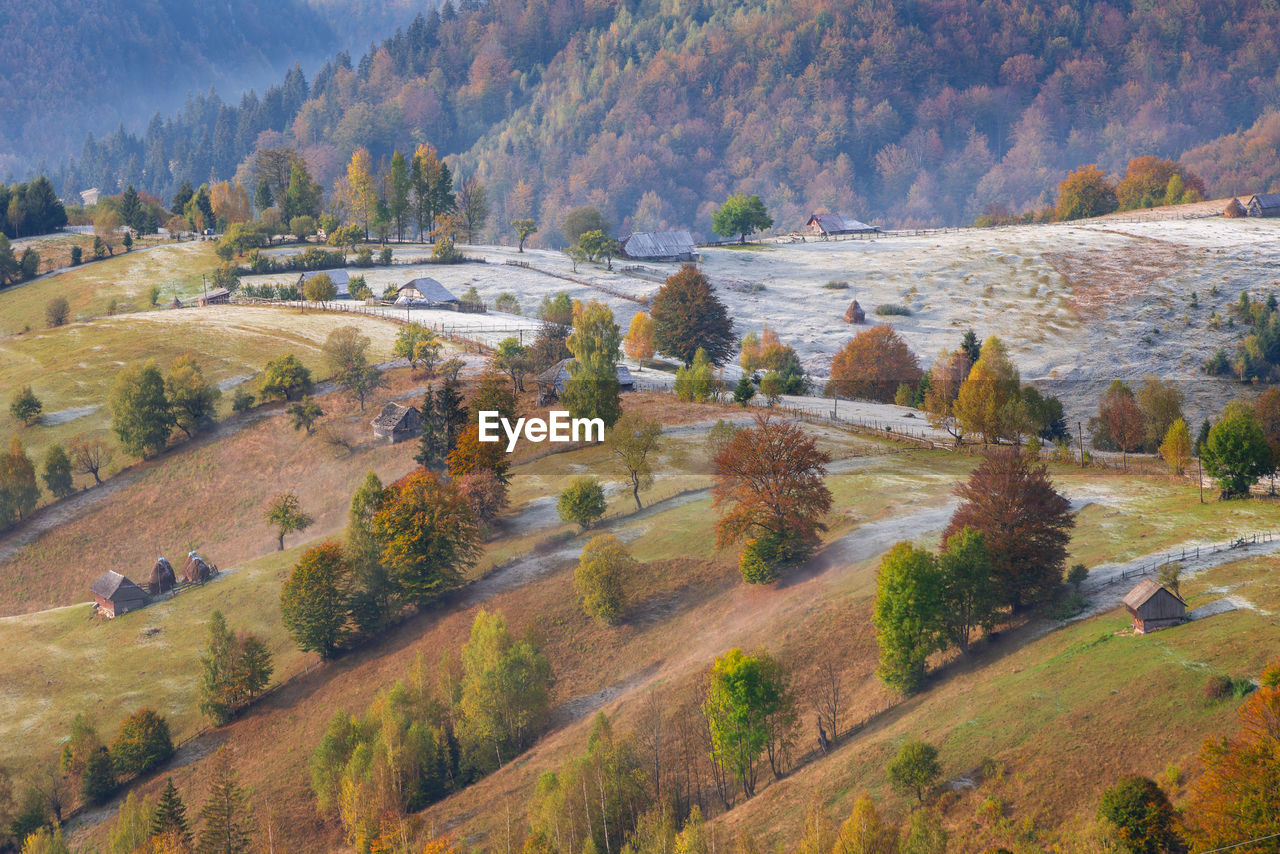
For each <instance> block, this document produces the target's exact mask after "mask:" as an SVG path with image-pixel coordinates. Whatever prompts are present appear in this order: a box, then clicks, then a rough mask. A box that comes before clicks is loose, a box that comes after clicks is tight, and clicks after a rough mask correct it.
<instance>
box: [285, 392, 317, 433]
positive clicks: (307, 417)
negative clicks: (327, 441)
mask: <svg viewBox="0 0 1280 854" xmlns="http://www.w3.org/2000/svg"><path fill="white" fill-rule="evenodd" d="M284 411H285V414H287V415H288V416H289V418H290V419H291V420H292V421H293V429H294V430H306V431H307V435H308V436H310V435H311V434H312V433H314V432H315V424H316V422H317V421H318V420H320V418H321V417H322V416H323V415H324V410H323V409H321V408H320V404H318V403H316V400H315V398H313V397H304V398H303V399H302V400H299V401H297V402H295V403H291V404H289V405H288V406H286V407H285V409H284Z"/></svg>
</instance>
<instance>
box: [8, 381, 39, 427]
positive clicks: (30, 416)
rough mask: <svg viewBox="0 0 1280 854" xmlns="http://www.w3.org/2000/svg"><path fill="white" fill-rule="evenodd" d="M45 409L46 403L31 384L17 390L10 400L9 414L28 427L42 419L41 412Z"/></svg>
mask: <svg viewBox="0 0 1280 854" xmlns="http://www.w3.org/2000/svg"><path fill="white" fill-rule="evenodd" d="M43 411H44V404H43V403H41V402H40V398H38V397H36V393H35V392H34V391H32V390H31V386H29V385H26V386H23V387H22V388H20V389H18V390H17V391H15V392H14V393H13V397H12V398H11V399H10V401H9V414H10V415H12V416H13V419H14V420H15V421H21V422H22V423H23V424H25V425H26V426H28V427H30V426H31V425H32V424H35V423H36V422H37V421H39V420H40V413H41V412H43Z"/></svg>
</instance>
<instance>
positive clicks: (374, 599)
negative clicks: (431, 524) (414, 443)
mask: <svg viewBox="0 0 1280 854" xmlns="http://www.w3.org/2000/svg"><path fill="white" fill-rule="evenodd" d="M386 495H387V491H386V489H384V488H383V486H382V481H381V480H380V479H379V478H378V475H377V474H375V473H374V472H369V473H368V474H367V475H365V479H364V483H362V484H360V487H359V488H358V489H356V491H355V493H354V494H353V495H352V496H351V507H350V509H349V510H348V511H347V541H346V543H345V546H344V551H345V554H346V558H347V563H348V564H349V565H350V566H351V579H352V591H351V605H350V610H351V618H352V620H353V622H354V623H355V625H356V628H357V629H358V630H359V631H361V632H363V633H365V634H371V633H373V632H374V631H376V630H378V629H379V628H381V627H382V625H383V623H384V622H385V620H386V618H387V616H388V615H389V614H390V613H391V610H392V608H393V607H394V604H395V598H396V591H395V585H394V584H392V582H391V579H390V578H389V577H388V575H387V571H386V568H385V567H383V565H382V549H383V543H382V542H381V541H380V540H379V539H378V537H377V535H376V534H374V531H373V517H374V515H375V514H376V513H377V512H378V510H379V509H380V508H381V507H382V503H383V501H384V500H385V498H386Z"/></svg>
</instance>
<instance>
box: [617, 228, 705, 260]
mask: <svg viewBox="0 0 1280 854" xmlns="http://www.w3.org/2000/svg"><path fill="white" fill-rule="evenodd" d="M622 257H623V258H633V259H636V260H641V261H688V262H694V261H697V260H698V250H697V247H695V246H694V243H693V235H692V234H690V233H689V232H687V231H637V232H635V233H634V234H629V235H627V236H626V237H624V238H623V239H622Z"/></svg>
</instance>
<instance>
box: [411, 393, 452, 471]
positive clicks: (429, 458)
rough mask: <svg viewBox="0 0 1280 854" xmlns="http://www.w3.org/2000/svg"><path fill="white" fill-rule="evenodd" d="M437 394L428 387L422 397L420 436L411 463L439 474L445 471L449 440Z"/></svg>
mask: <svg viewBox="0 0 1280 854" xmlns="http://www.w3.org/2000/svg"><path fill="white" fill-rule="evenodd" d="M438 398H439V394H437V392H436V391H435V389H434V387H428V388H427V393H426V394H424V395H423V396H422V407H421V409H420V410H419V414H420V415H421V416H422V435H421V437H420V438H419V439H418V453H417V454H415V455H414V457H413V461H414V462H416V463H417V464H418V465H420V466H422V467H423V468H424V469H426V470H427V471H435V472H441V471H444V469H445V460H446V459H447V458H448V456H449V451H450V448H449V438H448V432H447V428H446V426H445V423H444V416H443V415H442V414H441V412H440V409H439V408H438V405H437V400H438Z"/></svg>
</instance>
